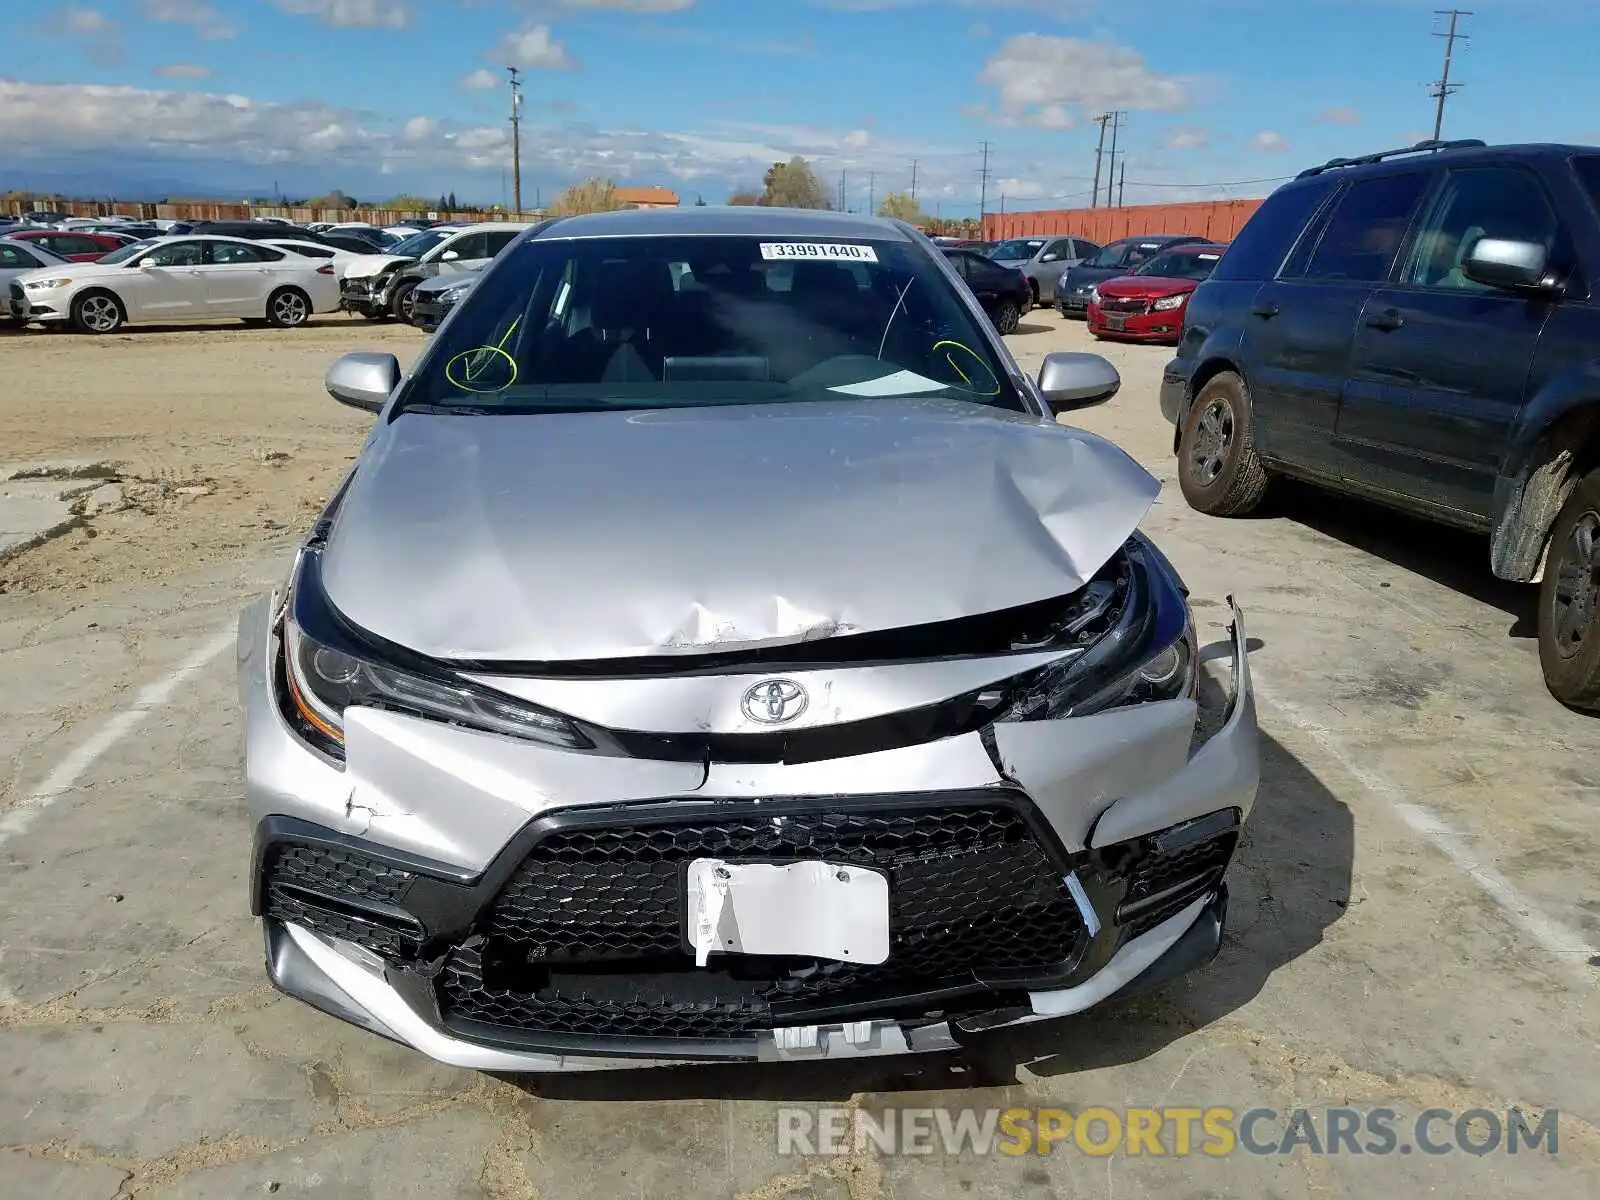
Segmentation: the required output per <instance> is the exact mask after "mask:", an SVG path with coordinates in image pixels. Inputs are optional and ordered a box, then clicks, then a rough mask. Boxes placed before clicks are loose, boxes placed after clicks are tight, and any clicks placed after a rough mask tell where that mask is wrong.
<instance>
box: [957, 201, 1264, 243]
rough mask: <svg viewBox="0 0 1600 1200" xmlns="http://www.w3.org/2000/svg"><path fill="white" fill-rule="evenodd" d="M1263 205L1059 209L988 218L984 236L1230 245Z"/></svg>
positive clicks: (1202, 203)
mask: <svg viewBox="0 0 1600 1200" xmlns="http://www.w3.org/2000/svg"><path fill="white" fill-rule="evenodd" d="M1260 207H1261V199H1260V198H1256V199H1251V200H1199V201H1195V202H1193V203H1189V204H1133V205H1129V206H1127V207H1126V208H1054V209H1041V210H1039V211H1037V212H1014V213H985V214H984V218H983V236H984V238H985V239H987V240H989V241H999V240H1001V239H1003V238H1013V237H1037V236H1039V235H1041V234H1063V233H1070V234H1075V235H1077V236H1079V237H1086V238H1091V239H1093V240H1094V241H1097V242H1101V243H1105V242H1112V241H1115V240H1116V239H1117V238H1122V237H1137V236H1139V235H1140V234H1154V233H1192V234H1198V235H1200V236H1201V237H1208V238H1210V239H1211V240H1212V241H1215V242H1230V241H1232V240H1233V239H1234V237H1235V236H1236V235H1237V234H1238V232H1239V230H1241V229H1243V228H1244V223H1245V222H1246V221H1248V220H1249V219H1250V216H1251V214H1252V213H1254V212H1255V211H1256V209H1258V208H1260Z"/></svg>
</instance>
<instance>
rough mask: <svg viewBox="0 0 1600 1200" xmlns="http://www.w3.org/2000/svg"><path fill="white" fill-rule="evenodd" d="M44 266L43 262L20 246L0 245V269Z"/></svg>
mask: <svg viewBox="0 0 1600 1200" xmlns="http://www.w3.org/2000/svg"><path fill="white" fill-rule="evenodd" d="M42 266H44V260H43V259H39V258H35V257H34V256H33V255H31V254H29V253H28V252H27V251H26V250H24V249H23V248H22V247H21V246H4V245H0V268H4V267H9V268H11V269H13V270H15V269H17V268H19V267H20V268H32V267H42Z"/></svg>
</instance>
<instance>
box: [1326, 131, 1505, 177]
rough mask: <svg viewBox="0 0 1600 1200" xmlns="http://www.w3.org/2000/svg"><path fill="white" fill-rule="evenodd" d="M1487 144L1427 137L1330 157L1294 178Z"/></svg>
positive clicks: (1485, 143) (1471, 139)
mask: <svg viewBox="0 0 1600 1200" xmlns="http://www.w3.org/2000/svg"><path fill="white" fill-rule="evenodd" d="M1488 144H1489V143H1487V142H1485V141H1483V140H1481V139H1479V138H1458V139H1457V140H1455V141H1453V142H1436V141H1434V140H1433V139H1431V138H1429V139H1427V140H1425V141H1421V142H1418V143H1417V144H1416V145H1415V146H1401V147H1399V148H1398V149H1395V150H1379V151H1378V152H1377V153H1376V154H1363V155H1361V156H1359V157H1357V158H1330V159H1329V160H1328V161H1327V162H1325V163H1323V164H1322V165H1321V166H1320V167H1307V168H1306V169H1305V170H1304V171H1301V172H1300V174H1298V175H1296V176H1295V178H1296V179H1308V178H1310V177H1311V176H1312V175H1321V174H1322V173H1323V172H1324V171H1332V170H1333V169H1334V168H1336V167H1364V166H1366V165H1367V164H1369V163H1375V162H1382V161H1383V160H1384V159H1386V158H1394V157H1395V156H1396V155H1399V154H1424V153H1428V152H1430V151H1438V150H1466V149H1477V148H1481V147H1483V146H1487V145H1488Z"/></svg>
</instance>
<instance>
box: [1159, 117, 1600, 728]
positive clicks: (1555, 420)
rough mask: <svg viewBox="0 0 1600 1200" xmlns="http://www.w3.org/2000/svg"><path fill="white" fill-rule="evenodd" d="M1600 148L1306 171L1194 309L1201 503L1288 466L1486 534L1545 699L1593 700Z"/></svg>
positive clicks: (1270, 201)
mask: <svg viewBox="0 0 1600 1200" xmlns="http://www.w3.org/2000/svg"><path fill="white" fill-rule="evenodd" d="M1597 288H1600V148H1596V147H1587V146H1557V145H1530V146H1487V145H1485V144H1484V143H1482V142H1478V141H1458V142H1422V143H1419V144H1418V145H1416V146H1412V147H1407V148H1404V149H1399V150H1390V151H1384V152H1382V153H1380V154H1372V155H1368V156H1365V157H1361V158H1353V159H1335V160H1333V161H1332V162H1329V163H1327V164H1325V165H1323V166H1321V167H1315V168H1312V169H1311V170H1308V171H1304V172H1302V173H1301V174H1300V176H1299V177H1298V178H1296V179H1295V180H1294V181H1293V182H1291V183H1288V184H1285V185H1284V186H1283V187H1281V188H1279V189H1278V190H1277V191H1276V192H1274V193H1273V194H1272V195H1271V196H1270V197H1268V198H1267V200H1266V201H1265V202H1264V203H1263V204H1262V206H1261V208H1260V209H1259V210H1257V212H1256V213H1255V215H1254V216H1252V217H1251V219H1250V221H1249V223H1248V224H1247V225H1246V226H1245V228H1244V229H1243V230H1241V231H1240V233H1239V236H1238V237H1237V238H1236V239H1235V240H1234V242H1233V244H1232V245H1231V246H1230V247H1229V249H1228V252H1227V254H1225V255H1224V256H1223V259H1222V262H1221V263H1219V264H1218V266H1217V270H1216V272H1215V273H1214V274H1213V275H1212V276H1211V278H1210V279H1209V280H1207V281H1206V282H1205V283H1203V284H1201V285H1200V287H1199V289H1198V290H1197V291H1196V292H1195V293H1194V296H1193V298H1192V299H1191V300H1190V302H1189V312H1188V318H1187V321H1186V324H1185V328H1184V334H1183V340H1182V342H1181V343H1180V345H1179V348H1178V355H1177V357H1176V358H1175V359H1173V360H1172V362H1170V363H1169V364H1168V365H1167V367H1166V371H1165V375H1164V377H1163V380H1162V387H1161V409H1162V412H1163V413H1164V414H1165V415H1166V417H1167V419H1168V420H1170V421H1172V422H1173V424H1174V426H1175V430H1174V434H1173V449H1174V452H1175V453H1176V454H1177V456H1178V479H1179V484H1180V486H1181V487H1182V490H1183V494H1184V497H1185V499H1186V500H1187V501H1188V502H1189V504H1190V506H1191V507H1193V508H1195V509H1198V510H1199V511H1201V512H1204V513H1211V514H1214V515H1216V516H1237V515H1241V514H1244V513H1247V512H1249V511H1250V510H1252V509H1253V508H1255V507H1256V506H1257V505H1258V504H1260V502H1261V499H1262V497H1263V495H1264V494H1265V492H1266V490H1267V486H1268V484H1269V483H1270V482H1271V480H1272V478H1273V477H1274V476H1275V475H1290V476H1296V477H1298V478H1301V479H1304V480H1308V481H1311V482H1313V483H1317V484H1321V485H1324V486H1327V487H1331V488H1334V489H1336V490H1339V491H1342V492H1348V493H1352V494H1356V495H1360V496H1364V497H1367V498H1369V499H1373V500H1376V501H1378V502H1380V503H1383V504H1387V505H1390V506H1392V507H1394V508H1397V509H1402V510H1404V511H1406V512H1409V513H1413V514H1415V515H1418V516H1422V517H1427V518H1431V519H1434V520H1437V521H1442V522H1445V523H1447V524H1450V525H1456V526H1461V527H1464V528H1467V529H1472V530H1478V531H1482V532H1484V533H1487V534H1488V535H1489V538H1490V543H1489V545H1490V552H1489V561H1490V566H1491V569H1492V570H1493V571H1494V573H1495V574H1496V575H1498V576H1499V577H1501V578H1502V579H1510V580H1520V581H1524V582H1532V581H1535V580H1537V581H1539V582H1540V592H1539V657H1540V662H1541V664H1542V666H1543V669H1544V676H1545V682H1546V684H1547V685H1548V687H1549V688H1550V691H1551V693H1552V694H1553V695H1554V696H1555V697H1556V698H1557V699H1559V700H1561V701H1562V702H1563V703H1566V704H1568V705H1571V706H1573V707H1575V708H1585V709H1600V292H1597Z"/></svg>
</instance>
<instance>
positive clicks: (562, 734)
mask: <svg viewBox="0 0 1600 1200" xmlns="http://www.w3.org/2000/svg"><path fill="white" fill-rule="evenodd" d="M282 637H283V688H284V693H285V694H284V696H283V700H284V710H285V715H286V716H288V717H289V718H290V720H291V721H292V722H293V723H294V725H295V727H296V729H297V731H298V732H299V733H300V735H301V737H302V738H303V739H304V740H305V741H306V742H308V743H309V744H310V745H312V746H313V747H315V748H316V749H318V750H320V751H322V752H323V753H324V754H327V755H328V756H329V757H331V758H336V759H340V760H342V759H343V758H344V736H345V721H344V716H345V710H346V709H349V708H352V707H360V708H381V709H386V710H388V711H390V712H402V713H409V714H410V715H412V716H417V717H426V718H428V719H430V720H434V721H445V722H448V723H449V724H452V725H460V726H463V727H465V728H468V729H477V730H481V731H483V732H486V733H498V734H503V735H505V736H507V737H515V738H522V739H525V740H528V741H535V742H542V743H544V744H546V745H551V746H560V747H562V748H564V749H568V750H588V749H592V748H593V746H594V743H593V742H592V741H590V739H589V738H588V737H587V736H586V735H585V734H584V733H583V732H582V731H581V730H579V729H578V728H577V726H575V725H574V724H573V723H572V722H571V721H569V720H568V719H567V718H565V717H563V716H561V715H560V714H559V713H554V712H550V711H548V710H547V709H543V708H540V707H538V706H537V705H533V704H528V703H526V702H525V701H522V700H518V699H517V698H515V697H513V696H507V695H503V694H501V693H497V692H494V691H491V690H490V689H488V688H484V687H480V686H478V685H476V684H473V683H470V682H468V681H466V680H463V679H461V678H459V677H456V676H453V675H451V674H450V673H449V672H448V671H447V670H445V669H444V668H442V667H441V668H428V667H423V666H419V668H418V669H415V670H413V669H410V668H409V667H405V666H399V665H396V664H393V663H389V662H385V661H383V660H382V659H381V658H380V657H379V656H378V654H377V653H375V652H374V651H373V649H372V648H370V647H368V646H364V645H362V644H361V643H360V642H358V641H357V640H356V639H355V638H353V637H352V636H350V635H349V634H348V633H347V631H346V630H344V629H342V628H340V620H339V618H337V617H336V616H335V614H334V613H333V611H332V609H331V606H329V605H328V603H327V601H326V599H325V598H324V597H323V596H322V595H321V582H320V571H319V569H318V558H317V555H316V554H315V553H306V554H304V555H302V561H301V567H300V570H299V571H298V572H297V577H296V579H295V582H294V585H293V589H292V591H291V592H290V594H289V597H288V602H287V604H286V606H285V611H284V616H283V625H282Z"/></svg>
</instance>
